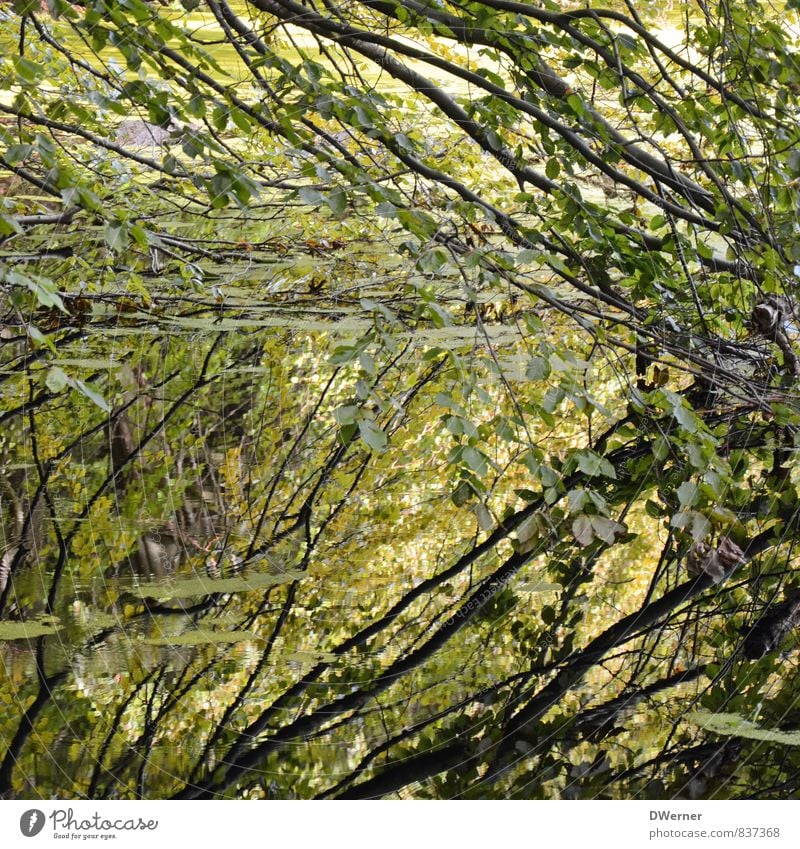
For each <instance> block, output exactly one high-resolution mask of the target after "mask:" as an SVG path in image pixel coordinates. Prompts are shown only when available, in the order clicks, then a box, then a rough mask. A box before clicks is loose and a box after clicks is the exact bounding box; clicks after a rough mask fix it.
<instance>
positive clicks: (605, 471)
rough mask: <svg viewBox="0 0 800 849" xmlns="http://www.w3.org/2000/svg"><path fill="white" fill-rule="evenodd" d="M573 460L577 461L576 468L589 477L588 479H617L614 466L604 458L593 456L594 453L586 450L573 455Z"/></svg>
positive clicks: (597, 455)
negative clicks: (599, 477)
mask: <svg viewBox="0 0 800 849" xmlns="http://www.w3.org/2000/svg"><path fill="white" fill-rule="evenodd" d="M575 458H576V459H577V461H578V468H579V469H580V470H581V471H582V472H583V474H585V475H589V477H598V476H605V477H607V478H614V479H616V477H617V473H616V470H615V469H614V466H613V465H612V464H611V463H610V462H609V461H608V460H606V458H605V457H601V456H600V455H599V454H595V452H594V451H590V450H589V449H588V448H587V449H584V450H582V451H578V452H577V453H576V454H575Z"/></svg>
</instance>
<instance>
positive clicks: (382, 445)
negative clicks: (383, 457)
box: [358, 419, 387, 454]
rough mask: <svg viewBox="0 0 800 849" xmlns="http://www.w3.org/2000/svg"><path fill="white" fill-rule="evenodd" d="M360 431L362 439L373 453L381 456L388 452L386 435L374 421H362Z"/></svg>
mask: <svg viewBox="0 0 800 849" xmlns="http://www.w3.org/2000/svg"><path fill="white" fill-rule="evenodd" d="M358 430H359V433H360V434H361V438H362V439H363V440H364V442H366V444H367V445H368V446H369V447H370V448H371V449H372V450H373V451H375V452H376V453H378V454H380V453H381V452H382V451H385V450H386V444H387V439H386V434H385V433H384V432H383V431H382V430H381V429H380V428H379V427H378V425H377V424H375V422H374V421H373V420H372V419H361V420H360V421H359V423H358Z"/></svg>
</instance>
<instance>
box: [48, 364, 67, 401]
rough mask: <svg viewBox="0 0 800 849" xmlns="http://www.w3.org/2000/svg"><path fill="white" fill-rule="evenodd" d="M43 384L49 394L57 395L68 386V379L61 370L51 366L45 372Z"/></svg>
mask: <svg viewBox="0 0 800 849" xmlns="http://www.w3.org/2000/svg"><path fill="white" fill-rule="evenodd" d="M45 384H46V386H47V388H48V389H49V390H50V391H51V392H54V393H56V394H57V393H59V392H61V391H62V390H63V389H64V388H65V387H66V386H68V385H69V378H68V377H67V375H66V373H65V372H64V370H63V369H60V368H59V367H58V366H53V367H52V368H51V369H49V370H48V372H47V378H46V379H45Z"/></svg>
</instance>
